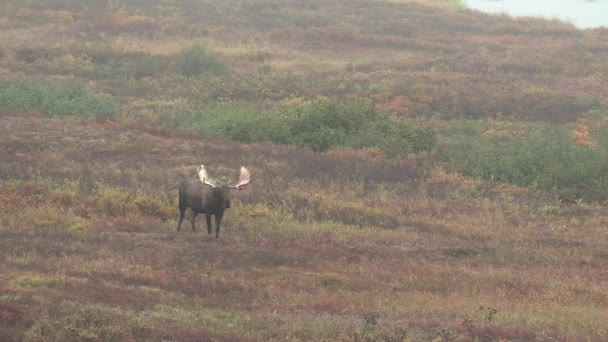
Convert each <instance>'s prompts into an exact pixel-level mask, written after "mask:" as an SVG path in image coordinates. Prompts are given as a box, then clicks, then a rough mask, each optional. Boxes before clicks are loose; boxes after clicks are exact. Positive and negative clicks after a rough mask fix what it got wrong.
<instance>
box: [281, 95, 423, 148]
mask: <svg viewBox="0 0 608 342" xmlns="http://www.w3.org/2000/svg"><path fill="white" fill-rule="evenodd" d="M289 120H290V122H289V128H290V138H289V139H290V142H291V143H292V144H295V145H297V146H301V147H306V148H309V149H311V150H313V151H322V152H326V151H329V150H330V149H332V148H337V147H351V148H358V149H362V148H373V147H376V148H379V149H380V150H382V151H383V152H384V153H386V155H387V156H389V157H392V158H394V157H399V156H405V155H407V154H410V153H417V152H421V151H425V150H430V149H431V148H432V147H433V146H434V144H435V135H434V133H433V132H432V131H431V130H427V129H423V128H418V127H413V126H409V125H407V124H405V123H403V122H401V121H396V120H394V119H392V118H390V117H389V116H388V115H387V114H386V113H384V112H381V111H378V110H376V109H375V108H374V107H373V106H372V105H371V103H368V102H365V101H345V100H338V99H335V98H321V99H318V100H316V101H313V102H309V103H305V104H302V105H300V106H298V107H296V108H295V109H294V110H293V111H292V112H291V113H290V114H289Z"/></svg>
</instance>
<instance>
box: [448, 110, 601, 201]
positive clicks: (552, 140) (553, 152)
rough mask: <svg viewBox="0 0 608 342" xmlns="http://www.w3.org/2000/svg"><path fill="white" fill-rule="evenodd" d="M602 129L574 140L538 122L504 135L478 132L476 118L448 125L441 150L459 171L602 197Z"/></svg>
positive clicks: (581, 196)
mask: <svg viewBox="0 0 608 342" xmlns="http://www.w3.org/2000/svg"><path fill="white" fill-rule="evenodd" d="M607 133H608V132H607V131H606V129H603V130H602V131H597V132H595V134H594V135H593V136H597V137H598V138H597V139H594V138H593V137H591V140H592V143H581V142H580V141H577V140H576V139H575V138H574V137H573V134H572V132H571V131H569V130H568V129H566V128H564V127H563V126H560V127H557V126H552V125H543V126H540V127H538V128H536V129H534V130H532V131H531V132H530V133H529V134H528V135H527V136H525V137H521V138H513V139H512V140H510V141H505V140H501V141H493V140H491V139H489V138H486V137H484V135H483V127H482V124H481V123H479V122H473V121H465V122H460V123H458V124H456V125H454V130H453V131H452V132H451V135H450V137H449V138H448V139H447V143H446V146H445V149H444V151H443V153H442V155H441V158H442V159H443V160H444V161H447V162H448V163H450V164H452V165H454V166H455V167H456V168H458V169H459V170H461V171H462V172H463V173H465V174H467V175H470V176H475V177H481V178H483V179H493V180H495V181H502V182H508V183H512V184H517V185H525V186H532V187H535V188H539V189H544V190H557V191H558V192H559V193H560V194H562V196H565V197H567V198H569V199H573V197H575V199H592V200H606V199H608V176H607V175H608V141H606V139H602V138H601V137H604V136H606V134H607Z"/></svg>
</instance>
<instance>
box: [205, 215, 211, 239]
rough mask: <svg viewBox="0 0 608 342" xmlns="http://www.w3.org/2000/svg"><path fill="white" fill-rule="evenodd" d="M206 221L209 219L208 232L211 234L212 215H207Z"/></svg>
mask: <svg viewBox="0 0 608 342" xmlns="http://www.w3.org/2000/svg"><path fill="white" fill-rule="evenodd" d="M205 221H207V233H208V234H209V235H211V215H205Z"/></svg>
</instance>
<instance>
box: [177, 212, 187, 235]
mask: <svg viewBox="0 0 608 342" xmlns="http://www.w3.org/2000/svg"><path fill="white" fill-rule="evenodd" d="M184 214H186V208H179V221H178V222H177V231H178V232H179V230H180V229H181V228H182V221H183V220H184Z"/></svg>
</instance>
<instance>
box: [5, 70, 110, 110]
mask: <svg viewBox="0 0 608 342" xmlns="http://www.w3.org/2000/svg"><path fill="white" fill-rule="evenodd" d="M0 107H3V108H7V109H12V110H19V111H24V112H34V111H36V112H42V113H44V114H47V115H48V116H51V117H67V116H75V117H82V118H89V117H91V116H93V115H95V114H99V113H103V114H105V115H106V116H113V115H116V114H117V113H118V108H117V107H116V105H115V104H114V103H112V102H111V101H109V100H107V99H103V98H99V97H96V96H92V95H89V94H87V92H86V91H85V90H84V87H83V86H82V85H81V84H78V83H75V82H67V81H66V82H63V83H61V84H59V85H58V86H56V87H49V86H47V85H45V84H43V83H42V82H39V81H36V80H32V79H6V78H0Z"/></svg>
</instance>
